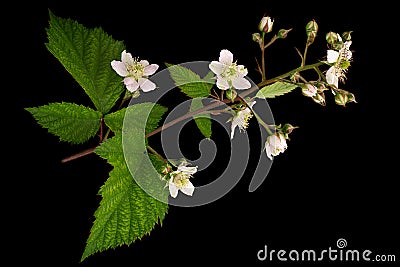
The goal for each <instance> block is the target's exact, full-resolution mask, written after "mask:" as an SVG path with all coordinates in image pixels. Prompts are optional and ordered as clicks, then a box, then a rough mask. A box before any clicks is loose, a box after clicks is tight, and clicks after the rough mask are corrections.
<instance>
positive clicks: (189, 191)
mask: <svg viewBox="0 0 400 267" xmlns="http://www.w3.org/2000/svg"><path fill="white" fill-rule="evenodd" d="M181 191H182V193H184V194H186V195H188V196H192V195H193V191H194V186H193V184H192V183H191V182H189V181H188V182H187V185H186V187H184V188H182V189H181Z"/></svg>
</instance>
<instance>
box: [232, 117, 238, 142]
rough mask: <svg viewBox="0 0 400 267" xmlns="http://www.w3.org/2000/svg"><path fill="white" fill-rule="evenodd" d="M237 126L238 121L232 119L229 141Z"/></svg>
mask: <svg viewBox="0 0 400 267" xmlns="http://www.w3.org/2000/svg"><path fill="white" fill-rule="evenodd" d="M237 126H238V120H236V119H235V117H234V118H233V120H232V125H231V139H233V136H234V135H235V129H236V127H237Z"/></svg>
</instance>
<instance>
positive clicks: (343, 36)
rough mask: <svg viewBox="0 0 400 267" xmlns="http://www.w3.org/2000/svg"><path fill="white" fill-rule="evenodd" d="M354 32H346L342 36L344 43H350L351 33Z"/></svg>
mask: <svg viewBox="0 0 400 267" xmlns="http://www.w3.org/2000/svg"><path fill="white" fill-rule="evenodd" d="M352 32H353V31H348V32H344V33H343V34H342V38H343V40H344V41H350V40H351V33H352Z"/></svg>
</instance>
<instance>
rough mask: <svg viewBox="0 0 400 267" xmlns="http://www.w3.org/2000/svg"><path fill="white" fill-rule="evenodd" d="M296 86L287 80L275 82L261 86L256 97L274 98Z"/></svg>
mask: <svg viewBox="0 0 400 267" xmlns="http://www.w3.org/2000/svg"><path fill="white" fill-rule="evenodd" d="M296 87H298V86H297V85H296V84H293V83H288V82H275V83H273V84H270V85H267V86H264V87H263V88H261V89H260V90H259V91H258V92H257V94H256V97H258V98H264V99H265V98H274V97H275V96H280V95H283V94H286V93H289V92H290V91H292V90H294V89H295V88H296Z"/></svg>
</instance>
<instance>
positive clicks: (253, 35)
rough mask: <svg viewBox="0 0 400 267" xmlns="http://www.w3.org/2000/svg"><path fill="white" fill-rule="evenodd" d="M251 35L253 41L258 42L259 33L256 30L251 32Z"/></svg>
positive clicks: (259, 38)
mask: <svg viewBox="0 0 400 267" xmlns="http://www.w3.org/2000/svg"><path fill="white" fill-rule="evenodd" d="M251 37H252V38H253V41H254V42H256V43H260V41H261V35H260V34H259V33H258V32H256V33H253V34H252V35H251Z"/></svg>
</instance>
